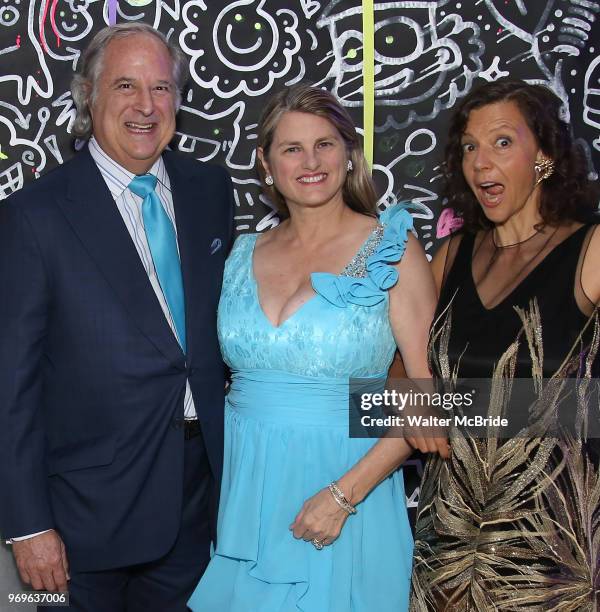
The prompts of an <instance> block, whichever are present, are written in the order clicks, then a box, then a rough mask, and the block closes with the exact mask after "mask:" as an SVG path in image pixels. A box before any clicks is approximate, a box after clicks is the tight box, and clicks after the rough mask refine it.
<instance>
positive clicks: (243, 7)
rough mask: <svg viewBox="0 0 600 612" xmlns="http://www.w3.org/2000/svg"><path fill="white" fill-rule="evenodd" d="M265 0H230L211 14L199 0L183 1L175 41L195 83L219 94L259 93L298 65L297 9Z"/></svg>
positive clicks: (299, 69) (297, 70)
mask: <svg viewBox="0 0 600 612" xmlns="http://www.w3.org/2000/svg"><path fill="white" fill-rule="evenodd" d="M265 3H266V0H260V1H258V2H257V1H256V0H238V1H237V2H231V3H229V4H228V5H227V6H226V7H225V8H223V9H222V10H221V12H220V13H219V14H218V16H217V18H216V19H214V20H213V19H210V17H209V15H208V12H207V8H206V4H205V3H204V2H202V1H197V2H191V3H189V4H187V5H186V7H185V9H184V11H183V20H184V23H185V24H186V27H185V29H184V30H183V31H182V32H181V35H180V37H179V43H180V45H181V48H182V49H183V51H184V52H185V53H187V54H189V55H190V56H191V61H190V73H191V76H192V79H193V80H194V82H195V83H197V84H198V85H200V86H201V87H203V88H206V89H210V90H212V91H213V92H214V93H215V95H216V96H218V97H221V98H232V97H234V96H237V95H239V94H242V93H243V94H246V95H248V96H259V95H262V94H264V93H266V92H267V91H268V90H269V89H271V88H272V87H273V84H274V83H275V81H277V80H282V79H285V78H286V77H288V78H289V77H290V76H295V74H296V73H298V72H300V71H301V70H302V66H301V62H300V61H299V60H298V59H297V56H298V53H299V50H300V37H299V35H298V32H297V28H298V17H297V15H296V14H295V13H293V12H292V11H291V10H288V9H272V10H271V11H269V12H267V10H265V9H264V5H265ZM295 63H296V64H297V65H296V67H295V68H296V70H295V73H294V72H292V68H293V67H294V64H295Z"/></svg>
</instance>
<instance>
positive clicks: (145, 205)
mask: <svg viewBox="0 0 600 612" xmlns="http://www.w3.org/2000/svg"><path fill="white" fill-rule="evenodd" d="M155 188H156V177H155V176H153V175H152V174H144V175H143V176H136V177H135V178H134V179H133V181H131V183H129V189H130V191H132V192H133V193H135V194H136V195H138V196H140V198H143V200H144V201H143V202H142V218H143V220H144V229H145V231H146V239H147V240H148V246H149V247H150V252H151V253H152V261H153V262H154V269H155V270H156V274H157V275H158V281H159V282H160V286H161V288H162V291H163V295H164V296H165V299H166V300H167V305H168V306H169V310H170V312H171V317H172V318H173V322H174V323H175V329H176V330H177V336H178V338H179V344H180V345H181V348H182V349H183V352H184V353H185V352H186V351H185V302H184V297H183V280H182V278H181V264H180V263H179V253H178V252H177V236H176V235H175V228H174V227H173V224H172V223H171V219H169V216H168V215H167V212H166V211H165V209H164V207H163V205H162V203H161V201H160V200H159V198H158V196H157V195H156V191H155Z"/></svg>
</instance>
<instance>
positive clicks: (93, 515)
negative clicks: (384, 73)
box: [0, 24, 232, 612]
mask: <svg viewBox="0 0 600 612" xmlns="http://www.w3.org/2000/svg"><path fill="white" fill-rule="evenodd" d="M82 60H83V61H82V65H81V67H80V72H79V74H78V75H76V77H75V79H74V84H73V97H74V99H75V102H76V105H77V108H78V117H77V119H76V122H75V127H76V132H77V133H79V134H80V135H83V136H89V135H90V134H91V138H90V140H89V144H88V146H87V147H86V149H85V150H84V151H82V152H81V153H79V154H77V155H76V156H75V158H74V159H73V160H71V161H69V162H68V163H66V164H64V165H63V166H62V167H60V168H58V169H57V170H55V171H53V172H51V173H50V174H48V175H47V176H45V177H43V178H42V179H40V180H39V181H36V182H35V183H34V184H33V185H31V186H29V187H28V188H26V189H23V190H22V191H20V192H18V193H16V194H14V195H13V196H12V197H11V198H10V199H9V200H8V201H7V202H6V203H3V204H0V287H1V289H0V487H1V490H2V498H1V501H0V532H1V533H2V535H3V536H4V537H5V538H7V539H10V541H11V543H12V546H13V552H14V556H15V560H16V563H17V567H18V569H19V571H20V575H21V577H22V579H23V581H24V582H26V583H28V584H31V585H32V587H33V588H34V589H44V590H49V591H55V590H59V591H63V590H66V589H67V588H68V589H69V591H70V597H71V607H72V609H75V610H81V611H85V612H96V611H98V612H100V611H102V612H108V611H110V612H119V611H125V610H127V611H134V610H136V611H137V610H139V611H140V612H141V611H144V612H149V611H153V610H156V611H160V612H171V611H173V612H176V611H179V610H181V611H183V610H186V605H185V602H186V601H187V599H188V597H189V595H190V593H191V592H192V590H193V588H194V587H195V585H196V583H197V581H198V579H199V577H200V575H201V574H202V572H203V570H204V568H205V566H206V564H207V562H208V557H209V546H210V539H211V524H212V523H211V520H210V514H211V508H212V507H213V506H214V489H215V486H216V484H217V483H218V481H219V478H220V472H221V465H222V463H221V462H222V418H223V414H222V411H223V389H224V373H223V365H222V361H221V357H220V352H219V346H218V340H217V332H216V308H217V303H218V299H219V293H220V288H221V280H222V272H223V265H224V260H225V256H226V253H227V251H228V248H229V243H230V240H231V230H232V193H231V182H230V179H229V177H228V175H227V173H226V172H225V171H224V170H222V169H220V168H217V167H208V166H205V165H202V164H199V163H198V162H196V161H195V160H192V159H190V158H186V157H182V156H179V155H178V154H175V153H172V152H169V151H165V147H166V146H167V143H168V142H169V141H170V140H171V139H172V137H173V133H174V129H175V114H176V111H177V109H178V106H179V100H180V95H181V87H182V84H183V83H182V81H183V79H184V74H185V70H184V66H185V58H184V57H183V56H182V54H181V53H180V52H179V51H178V50H177V49H176V48H174V47H172V46H171V45H170V43H168V42H167V40H166V39H165V38H164V37H163V36H162V35H161V34H160V33H158V32H157V31H156V30H154V29H153V28H151V27H150V26H147V25H145V24H125V25H119V26H115V27H113V28H105V29H104V30H102V31H101V32H99V33H98V34H97V35H96V37H95V38H94V40H93V41H92V43H91V44H90V46H89V48H88V49H87V51H86V53H85V55H84V57H83V58H82ZM67 580H68V582H67Z"/></svg>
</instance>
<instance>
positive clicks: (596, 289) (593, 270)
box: [581, 225, 600, 305]
mask: <svg viewBox="0 0 600 612" xmlns="http://www.w3.org/2000/svg"><path fill="white" fill-rule="evenodd" d="M598 227H599V226H598V225H596V226H594V227H593V228H592V229H591V232H592V235H591V237H590V241H589V243H588V247H587V251H586V253H585V258H584V260H583V267H582V269H581V286H582V287H583V291H584V293H585V295H586V296H587V298H588V299H589V300H590V301H592V302H593V303H594V304H596V305H597V304H598V303H600V274H598V268H599V266H600V229H598Z"/></svg>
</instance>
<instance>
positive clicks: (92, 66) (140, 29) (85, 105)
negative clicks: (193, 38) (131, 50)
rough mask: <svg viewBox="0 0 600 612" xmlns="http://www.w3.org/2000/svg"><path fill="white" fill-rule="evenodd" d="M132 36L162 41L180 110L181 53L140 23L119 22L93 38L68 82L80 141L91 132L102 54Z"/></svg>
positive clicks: (183, 71) (185, 68)
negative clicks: (171, 67) (92, 106)
mask: <svg viewBox="0 0 600 612" xmlns="http://www.w3.org/2000/svg"><path fill="white" fill-rule="evenodd" d="M134 34H145V35H149V36H154V37H155V38H157V39H158V40H159V41H160V42H162V43H163V44H164V45H165V47H166V49H167V51H168V52H169V55H170V56H171V60H172V62H173V83H174V84H175V111H178V110H179V105H180V104H181V90H182V89H183V87H184V86H185V83H186V81H187V77H188V61H187V58H186V57H185V55H184V54H183V53H182V51H181V50H180V49H179V47H177V45H175V44H174V43H172V42H171V41H169V40H167V38H166V36H165V35H164V34H163V33H162V32H159V31H158V30H156V29H155V28H153V27H152V26H150V25H148V24H147V23H142V22H133V23H131V22H130V23H120V24H118V25H114V26H109V27H106V28H103V29H102V30H100V31H99V32H98V33H97V34H96V35H95V36H94V38H93V39H92V41H91V42H90V44H89V46H88V47H87V49H86V50H85V51H84V52H83V54H82V56H81V63H80V64H79V69H78V71H77V72H76V73H75V74H74V75H73V80H72V81H71V95H72V96H73V101H74V102H75V107H76V109H77V114H76V116H75V121H74V123H73V133H74V134H75V136H77V137H78V138H81V139H82V140H87V139H88V138H89V137H90V136H91V135H92V131H93V125H92V116H91V114H90V105H92V104H93V103H94V101H95V99H96V95H97V93H98V92H97V87H98V81H99V79H100V75H101V74H102V69H103V67H104V54H105V52H106V48H107V47H108V45H109V44H110V42H111V41H113V40H115V39H118V38H126V37H127V36H133V35H134Z"/></svg>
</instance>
